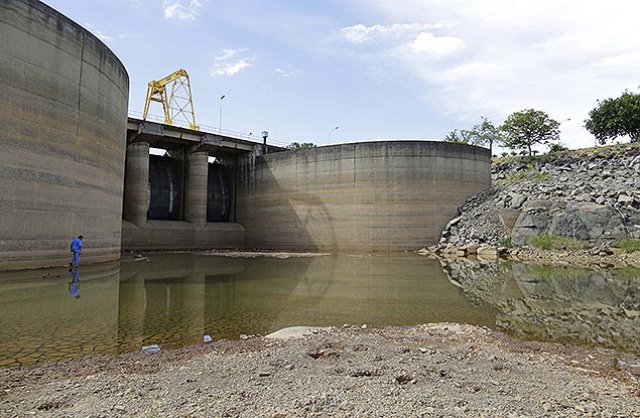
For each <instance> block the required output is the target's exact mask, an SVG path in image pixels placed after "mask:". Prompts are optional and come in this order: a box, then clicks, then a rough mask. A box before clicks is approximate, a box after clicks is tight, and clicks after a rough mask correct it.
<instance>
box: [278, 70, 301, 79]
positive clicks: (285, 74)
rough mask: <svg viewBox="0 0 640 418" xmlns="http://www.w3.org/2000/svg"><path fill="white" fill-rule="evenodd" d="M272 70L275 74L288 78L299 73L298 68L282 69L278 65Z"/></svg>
mask: <svg viewBox="0 0 640 418" xmlns="http://www.w3.org/2000/svg"><path fill="white" fill-rule="evenodd" d="M273 72H274V73H276V75H279V76H280V77H284V78H289V77H293V76H296V75H299V74H300V71H298V70H284V69H282V68H280V67H278V68H276V69H275V70H273Z"/></svg>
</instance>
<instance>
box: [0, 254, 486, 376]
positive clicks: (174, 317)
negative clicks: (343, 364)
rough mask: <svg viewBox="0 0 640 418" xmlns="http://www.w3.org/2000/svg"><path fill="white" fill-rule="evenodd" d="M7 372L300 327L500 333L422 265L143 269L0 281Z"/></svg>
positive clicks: (298, 263) (161, 262)
mask: <svg viewBox="0 0 640 418" xmlns="http://www.w3.org/2000/svg"><path fill="white" fill-rule="evenodd" d="M0 317H1V321H2V322H1V323H0V366H18V365H32V364H36V363H40V362H45V361H52V360H53V361H56V360H66V359H71V358H81V357H83V356H85V355H94V354H117V353H123V352H128V351H139V350H141V349H142V348H143V347H145V346H150V345H154V344H157V345H159V346H160V347H161V348H175V347H181V346H187V345H193V344H202V343H203V339H204V338H205V336H211V337H212V338H213V339H214V340H216V339H221V338H226V339H237V338H239V337H240V336H241V335H242V334H245V335H251V334H256V335H258V334H259V335H264V334H267V333H270V332H273V331H276V330H278V329H281V328H283V327H287V326H293V325H314V326H331V325H333V326H342V325H343V324H345V323H348V324H358V325H362V324H367V325H368V326H370V327H380V326H385V325H413V324H419V323H427V322H443V321H450V322H460V323H468V324H474V325H486V326H494V325H495V323H496V319H495V314H493V313H492V310H491V309H490V308H486V307H482V305H481V304H480V305H478V304H474V303H472V302H470V300H469V299H468V298H467V297H465V295H464V293H463V292H462V290H461V289H460V288H458V287H456V286H454V285H452V284H451V282H450V281H449V280H448V278H447V276H446V275H445V273H444V272H443V270H442V268H441V266H440V264H439V263H438V262H436V261H434V260H429V259H426V258H424V257H419V256H402V257H347V256H345V257H314V258H290V259H274V258H255V259H240V258H224V257H213V256H195V255H188V254H174V255H162V256H160V255H159V256H153V257H150V258H149V259H143V260H139V261H128V262H123V263H121V264H105V265H100V266H86V267H84V266H81V267H80V269H79V270H78V271H77V272H68V271H67V270H47V271H37V272H24V273H5V274H0Z"/></svg>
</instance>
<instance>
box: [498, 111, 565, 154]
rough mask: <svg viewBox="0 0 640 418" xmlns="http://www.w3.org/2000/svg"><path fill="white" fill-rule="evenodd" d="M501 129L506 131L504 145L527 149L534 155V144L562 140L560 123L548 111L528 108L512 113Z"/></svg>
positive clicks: (547, 143) (546, 143)
mask: <svg viewBox="0 0 640 418" xmlns="http://www.w3.org/2000/svg"><path fill="white" fill-rule="evenodd" d="M500 130H501V131H502V132H503V133H504V145H505V146H506V147H507V148H510V149H513V150H526V151H528V153H529V156H532V155H533V151H532V149H531V147H532V146H534V145H537V144H545V145H549V144H551V143H552V142H555V141H558V140H560V123H559V122H558V121H556V120H553V119H551V118H550V117H549V115H547V113H546V112H543V111H541V110H534V109H527V110H522V111H520V112H514V113H512V114H511V115H510V116H509V117H508V118H507V120H505V121H504V123H503V124H502V126H501V127H500Z"/></svg>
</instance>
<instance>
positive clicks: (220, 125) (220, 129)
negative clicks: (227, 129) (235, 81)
mask: <svg viewBox="0 0 640 418" xmlns="http://www.w3.org/2000/svg"><path fill="white" fill-rule="evenodd" d="M225 97H227V95H226V94H223V95H222V96H220V119H219V121H220V124H219V125H218V131H219V132H218V133H219V134H220V135H222V100H223V99H224V98H225Z"/></svg>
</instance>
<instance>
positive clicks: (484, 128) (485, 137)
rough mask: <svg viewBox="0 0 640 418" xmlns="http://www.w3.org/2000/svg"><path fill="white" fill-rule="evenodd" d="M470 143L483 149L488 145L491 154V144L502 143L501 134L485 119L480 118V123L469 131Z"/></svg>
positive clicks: (498, 129) (483, 117) (497, 128)
mask: <svg viewBox="0 0 640 418" xmlns="http://www.w3.org/2000/svg"><path fill="white" fill-rule="evenodd" d="M469 137H470V141H469V142H470V143H471V144H473V145H478V146H481V147H485V146H487V145H489V152H490V153H491V154H493V144H499V143H501V142H503V138H502V132H501V131H500V128H499V127H496V126H495V125H494V124H493V123H492V122H491V121H490V120H489V119H488V118H487V117H485V116H482V122H481V123H479V124H477V125H474V127H473V128H472V129H471V131H469Z"/></svg>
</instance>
